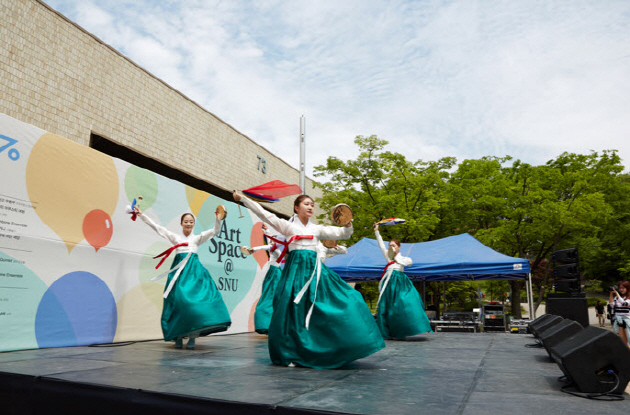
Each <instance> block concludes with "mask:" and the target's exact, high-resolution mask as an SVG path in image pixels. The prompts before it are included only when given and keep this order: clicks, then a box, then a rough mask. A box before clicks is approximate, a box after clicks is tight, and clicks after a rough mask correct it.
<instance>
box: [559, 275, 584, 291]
mask: <svg viewBox="0 0 630 415" xmlns="http://www.w3.org/2000/svg"><path fill="white" fill-rule="evenodd" d="M553 288H554V289H555V290H556V291H560V292H565V293H573V292H575V293H577V292H579V291H580V288H581V287H580V280H579V279H577V278H573V279H570V280H556V282H554V284H553Z"/></svg>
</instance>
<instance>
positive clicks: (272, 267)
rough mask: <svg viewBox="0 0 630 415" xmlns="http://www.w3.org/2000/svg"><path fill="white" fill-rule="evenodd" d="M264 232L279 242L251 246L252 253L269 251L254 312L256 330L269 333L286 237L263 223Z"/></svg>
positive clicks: (260, 332)
mask: <svg viewBox="0 0 630 415" xmlns="http://www.w3.org/2000/svg"><path fill="white" fill-rule="evenodd" d="M262 228H263V232H264V233H265V234H266V235H267V236H268V237H271V238H273V239H275V240H276V241H278V242H272V243H270V244H267V245H262V246H255V247H253V248H249V251H250V252H251V253H254V252H258V251H269V261H267V263H266V264H265V266H264V267H263V270H264V268H266V269H267V271H266V272H265V278H264V279H263V285H262V293H261V294H260V298H259V299H258V304H256V311H255V312H254V330H255V331H256V333H259V334H268V333H269V322H270V321H271V315H272V314H273V297H274V295H275V293H276V286H277V285H278V281H279V280H280V274H281V273H282V268H281V266H282V263H283V261H284V259H283V260H281V261H279V260H278V258H279V257H280V255H281V254H282V251H283V249H284V245H283V244H282V243H283V242H284V241H285V240H286V239H285V237H284V236H283V235H279V234H278V233H277V232H271V230H270V229H269V227H268V226H267V225H266V224H264V223H263V224H262Z"/></svg>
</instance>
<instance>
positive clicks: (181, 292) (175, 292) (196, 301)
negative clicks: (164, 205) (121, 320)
mask: <svg viewBox="0 0 630 415" xmlns="http://www.w3.org/2000/svg"><path fill="white" fill-rule="evenodd" d="M134 211H135V212H136V214H137V215H138V216H140V218H141V219H142V221H143V222H144V223H146V224H147V225H149V226H150V227H151V228H152V229H153V230H154V231H155V232H157V234H158V235H160V236H161V237H163V238H165V239H167V240H168V241H169V242H170V243H172V244H173V247H171V248H170V249H169V250H167V251H165V252H164V253H162V254H161V255H159V256H164V258H163V259H162V261H164V259H166V257H168V255H169V254H170V253H171V251H173V250H175V252H176V253H177V255H176V256H175V259H174V260H173V264H172V266H171V270H170V271H169V273H168V279H167V281H166V286H165V288H164V306H163V308H162V333H163V334H164V341H171V340H175V347H177V348H181V347H182V342H183V340H182V339H183V338H184V337H188V343H187V344H186V348H187V349H194V348H195V338H197V337H199V336H207V335H208V334H210V333H216V332H220V331H225V330H227V329H228V327H230V325H231V324H232V321H231V320H230V313H229V312H228V310H227V307H226V306H225V303H224V302H223V298H222V297H221V293H220V292H219V290H218V289H217V287H216V285H215V283H214V281H213V280H212V277H211V276H210V273H209V272H208V270H207V269H206V268H204V266H203V265H201V262H200V261H199V257H198V256H197V249H198V247H199V246H200V245H201V244H203V243H204V242H206V241H208V240H210V239H212V238H213V237H214V236H215V235H216V234H218V233H219V231H220V229H221V220H220V219H219V217H218V214H217V218H216V221H215V222H214V229H209V230H207V231H204V232H202V233H200V234H199V235H195V234H194V233H193V232H192V231H193V228H194V227H195V217H194V216H193V214H192V213H184V214H183V215H182V217H181V220H180V224H181V226H182V233H181V234H177V233H174V232H171V231H169V230H168V229H166V228H165V227H163V226H160V225H158V224H156V223H155V222H153V220H151V218H149V217H148V216H147V215H143V214H142V212H141V211H140V209H138V207H137V206H136V207H135V208H134ZM159 256H158V257H159ZM160 264H161V262H160ZM158 266H159V265H158Z"/></svg>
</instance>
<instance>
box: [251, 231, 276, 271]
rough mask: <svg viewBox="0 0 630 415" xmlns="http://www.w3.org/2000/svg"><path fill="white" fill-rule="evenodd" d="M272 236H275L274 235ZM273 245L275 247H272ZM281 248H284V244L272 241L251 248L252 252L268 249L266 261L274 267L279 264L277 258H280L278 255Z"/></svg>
mask: <svg viewBox="0 0 630 415" xmlns="http://www.w3.org/2000/svg"><path fill="white" fill-rule="evenodd" d="M274 238H276V237H275V236H274ZM276 239H279V238H276ZM283 239H284V238H283ZM274 245H275V246H276V248H275V249H272V248H273V247H274ZM282 249H284V245H279V244H276V243H275V242H274V243H271V244H269V245H261V246H255V247H253V248H252V252H258V251H269V261H267V262H268V264H269V265H272V266H274V267H279V266H280V264H279V263H278V258H280V255H281V254H282Z"/></svg>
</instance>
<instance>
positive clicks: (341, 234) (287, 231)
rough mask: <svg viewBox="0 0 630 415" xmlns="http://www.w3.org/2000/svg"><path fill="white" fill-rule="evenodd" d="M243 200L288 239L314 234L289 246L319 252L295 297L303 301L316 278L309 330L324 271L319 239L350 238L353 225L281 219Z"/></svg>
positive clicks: (307, 314)
mask: <svg viewBox="0 0 630 415" xmlns="http://www.w3.org/2000/svg"><path fill="white" fill-rule="evenodd" d="M241 200H242V201H243V204H244V205H245V206H246V207H247V208H248V209H250V210H251V211H252V212H254V214H256V216H258V217H259V218H260V219H262V221H263V222H265V223H266V224H268V225H270V226H271V227H272V228H274V229H275V230H276V231H278V232H279V233H280V234H282V235H284V237H285V238H286V240H287V241H290V240H291V238H292V237H294V236H297V235H312V236H313V238H312V239H306V238H305V239H297V240H294V241H291V242H290V244H289V246H288V250H289V252H291V251H295V250H298V249H301V250H309V251H314V252H315V253H316V254H317V260H316V261H315V268H314V269H313V273H312V274H311V277H310V278H309V280H308V281H307V282H306V284H304V286H303V287H302V289H301V290H300V291H299V292H298V294H297V295H296V296H295V299H294V300H293V302H294V303H295V304H299V303H300V301H302V298H303V297H304V294H305V293H306V291H307V290H308V288H309V287H310V284H311V282H312V281H313V279H315V290H314V293H313V300H312V301H313V302H312V304H311V306H310V308H309V310H308V312H307V313H306V319H305V321H304V324H305V326H306V329H307V330H308V327H309V324H310V320H311V316H312V315H313V309H314V307H315V301H316V300H317V288H318V286H319V280H320V278H321V272H322V262H323V261H322V260H321V256H320V255H319V249H318V247H319V245H322V244H321V243H320V242H319V241H320V239H332V240H339V239H348V238H350V236H352V232H353V229H352V227H339V226H325V225H315V224H314V223H312V222H311V221H310V220H309V221H308V223H307V224H306V225H304V224H303V223H302V221H300V220H299V219H297V220H293V221H292V220H285V219H280V218H279V217H277V216H276V215H274V214H272V213H270V212H267V211H266V210H264V209H263V208H262V206H260V204H258V203H257V202H254V201H253V200H250V199H248V198H247V197H245V196H243V197H242V199H241ZM322 246H323V245H322ZM324 257H325V253H324Z"/></svg>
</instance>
